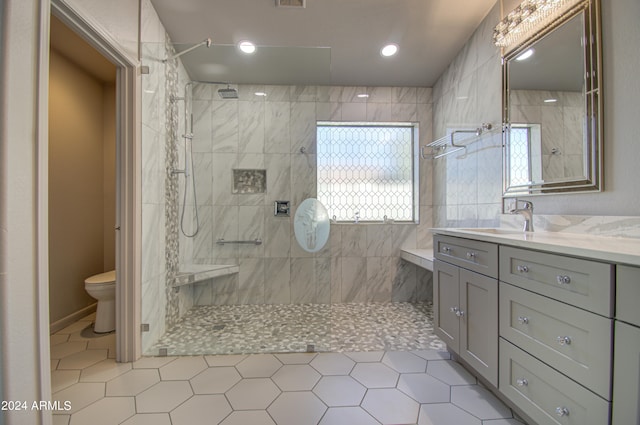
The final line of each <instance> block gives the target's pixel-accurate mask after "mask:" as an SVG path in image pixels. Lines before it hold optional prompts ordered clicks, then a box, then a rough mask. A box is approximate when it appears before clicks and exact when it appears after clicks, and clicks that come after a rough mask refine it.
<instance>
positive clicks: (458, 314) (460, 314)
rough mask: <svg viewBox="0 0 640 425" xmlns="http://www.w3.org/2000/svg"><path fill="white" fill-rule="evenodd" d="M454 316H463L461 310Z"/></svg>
mask: <svg viewBox="0 0 640 425" xmlns="http://www.w3.org/2000/svg"><path fill="white" fill-rule="evenodd" d="M456 316H458V317H462V316H464V311H463V310H458V311H456Z"/></svg>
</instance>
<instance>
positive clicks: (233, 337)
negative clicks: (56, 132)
mask: <svg viewBox="0 0 640 425" xmlns="http://www.w3.org/2000/svg"><path fill="white" fill-rule="evenodd" d="M191 47H193V46H191ZM233 49H234V47H231V46H230V47H229V48H228V49H227V50H228V52H226V54H229V55H231V54H233V52H232V50H233ZM266 51H268V49H266V48H265V49H261V53H262V52H266ZM143 52H144V53H145V55H148V56H149V57H151V60H147V61H146V63H144V64H145V65H147V64H148V65H149V69H150V71H151V72H150V74H149V75H148V76H147V75H145V76H143V77H142V78H143V84H144V86H143V114H142V115H143V152H142V154H143V185H142V186H143V213H142V220H143V226H142V227H143V234H142V240H143V253H142V261H143V264H142V279H141V280H142V309H141V310H142V313H141V316H142V324H143V325H145V326H143V329H148V331H144V332H143V334H142V340H143V343H142V349H143V352H144V353H145V354H146V355H163V354H165V353H166V354H167V355H190V354H229V353H240V352H243V353H257V352H304V351H340V350H383V349H394V348H395V349H423V348H429V347H431V348H433V347H434V344H438V341H436V340H434V339H431V338H432V332H431V327H430V326H431V325H430V323H429V314H430V305H429V304H428V301H429V298H430V286H429V285H430V279H431V273H430V272H428V271H422V270H419V269H418V268H417V267H416V266H414V265H413V264H410V263H406V262H405V261H403V260H401V259H400V248H401V247H403V246H407V247H409V248H412V247H413V248H416V247H417V246H416V245H417V244H416V240H417V238H418V225H417V224H416V223H413V222H406V223H399V222H396V223H387V222H380V223H331V224H330V226H329V228H330V233H329V234H328V235H326V239H327V242H326V245H324V246H316V244H317V242H318V240H317V238H316V239H312V240H311V242H315V244H314V243H311V245H313V247H316V248H317V252H308V251H305V250H304V246H302V245H301V243H300V242H299V241H298V239H297V238H296V237H295V233H296V231H295V223H294V222H295V217H296V214H297V213H298V212H299V211H300V210H302V209H303V208H302V205H303V203H304V201H305V200H307V199H309V198H317V193H318V192H317V191H318V189H317V181H318V166H317V162H318V156H319V155H320V152H318V146H317V143H316V140H317V128H316V127H317V122H318V121H326V120H329V119H332V117H333V118H335V119H338V120H340V119H341V118H342V116H341V114H340V111H341V110H342V109H341V105H342V104H347V103H354V104H355V103H357V102H358V100H357V99H358V98H357V97H356V95H357V93H358V88H357V87H324V86H318V85H308V86H306V85H299V84H273V85H265V84H261V83H257V84H248V83H247V84H239V85H238V84H237V82H236V81H234V82H233V84H230V83H231V81H229V80H228V79H227V78H226V77H221V76H218V78H215V77H214V75H215V74H214V72H215V71H216V70H217V71H220V70H221V69H222V68H224V66H222V65H216V66H213V64H220V62H215V61H212V62H211V63H210V64H209V65H210V66H209V68H211V70H212V76H211V78H209V79H208V81H198V80H200V79H203V80H205V78H202V77H200V76H198V74H197V72H195V71H193V70H192V71H189V72H188V71H187V69H186V68H185V67H184V66H182V63H181V62H182V61H183V59H184V62H185V65H186V63H187V61H188V60H191V59H194V57H195V56H197V55H196V53H195V52H194V53H193V54H191V55H187V56H184V58H182V57H178V58H176V57H175V52H174V51H173V48H172V46H160V45H157V46H148V45H145V46H143ZM196 52H198V53H201V54H205V53H206V55H213V54H214V53H215V51H214V46H212V47H211V49H207V50H205V49H201V50H196ZM152 54H153V55H152ZM172 57H173V60H168V61H166V62H163V59H164V58H172ZM158 58H160V60H158ZM143 62H144V61H143ZM329 65H330V61H328V60H327V62H326V69H327V70H328V69H329ZM205 68H206V67H205ZM194 69H195V68H194ZM240 75H241V74H240V73H236V74H234V76H237V77H238V78H240ZM196 76H198V77H197V78H196ZM381 90H382V91H381V92H380V93H378V94H379V96H377V97H376V96H373V97H375V98H376V99H378V100H379V103H376V104H375V106H376V107H378V109H379V110H388V111H392V110H398V111H400V110H401V111H403V113H404V112H406V113H407V114H408V115H409V116H417V112H418V110H419V108H420V110H427V109H428V108H427V104H428V101H427V100H428V99H427V97H426V96H417V95H416V96H414V97H415V99H418V100H417V101H414V102H413V103H411V104H409V103H403V104H402V105H401V107H400V103H401V102H399V101H398V102H397V103H398V104H397V105H396V104H392V103H393V99H395V97H396V96H392V95H391V90H395V89H391V88H384V90H388V92H384V90H383V89H381ZM397 91H398V93H400V91H401V92H402V93H405V92H407V93H409V94H411V93H414V92H417V89H407V88H398V89H397ZM265 94H266V95H265ZM374 94H375V93H374ZM385 94H386V95H385ZM397 97H398V99H404V98H405V96H397ZM352 98H353V99H352ZM386 98H388V99H389V101H386V103H385V102H383V101H382V100H381V99H386ZM422 99H424V101H423V100H422ZM345 102H346V103H345ZM345 111H346V109H345ZM336 114H337V115H336ZM345 117H346V115H345ZM363 119H364V118H363ZM427 128H428V127H427ZM182 176H184V177H185V178H182ZM196 195H197V199H196ZM420 198H421V199H428V197H427V196H424V197H423V196H421V197H420ZM278 202H279V203H281V204H286V205H289V206H290V211H289V213H288V214H278V209H277V208H275V209H274V204H275V205H277V203H278ZM274 211H275V212H274ZM426 225H427V223H425V227H426ZM312 226H313V223H312ZM420 232H421V233H420V234H421V235H422V234H426V232H425V231H424V229H422V230H421V231H420ZM220 241H224V243H219V242H220ZM247 241H251V243H246V242H247ZM256 241H260V243H256ZM303 241H304V242H306V247H307V248H309V247H310V246H309V245H310V242H309V238H303ZM303 245H304V244H303Z"/></svg>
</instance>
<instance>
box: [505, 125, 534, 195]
mask: <svg viewBox="0 0 640 425" xmlns="http://www.w3.org/2000/svg"><path fill="white" fill-rule="evenodd" d="M509 136H510V140H509V165H510V167H509V170H510V172H511V181H510V183H511V185H513V186H520V185H525V184H529V183H530V182H531V162H530V161H531V150H530V145H531V143H530V140H531V131H530V129H529V127H517V126H512V127H511V131H510V134H509Z"/></svg>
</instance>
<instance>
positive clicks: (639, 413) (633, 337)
mask: <svg viewBox="0 0 640 425" xmlns="http://www.w3.org/2000/svg"><path fill="white" fill-rule="evenodd" d="M615 333H616V339H615V348H614V351H615V360H614V363H613V365H614V366H613V369H614V370H613V422H612V423H613V425H640V406H639V405H638V404H639V403H640V328H636V327H634V326H630V325H627V324H626V323H622V322H618V321H616V329H615Z"/></svg>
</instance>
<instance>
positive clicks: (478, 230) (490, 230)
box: [458, 227, 525, 235]
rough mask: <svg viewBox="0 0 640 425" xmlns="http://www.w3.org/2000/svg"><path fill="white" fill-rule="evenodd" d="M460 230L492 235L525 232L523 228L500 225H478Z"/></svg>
mask: <svg viewBox="0 0 640 425" xmlns="http://www.w3.org/2000/svg"><path fill="white" fill-rule="evenodd" d="M458 230H460V231H463V232H475V233H488V234H492V235H519V234H524V233H525V232H523V231H522V230H515V229H502V228H500V227H478V228H468V229H458Z"/></svg>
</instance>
